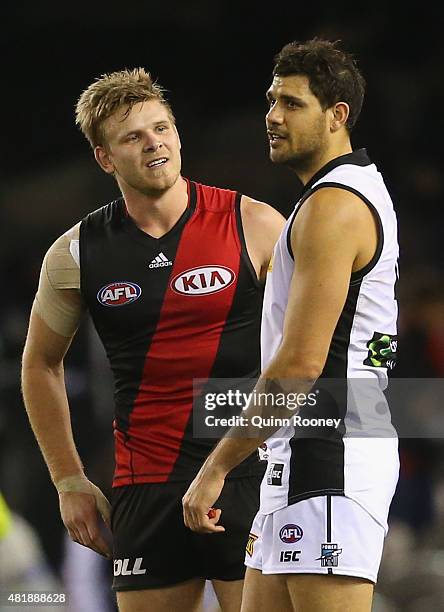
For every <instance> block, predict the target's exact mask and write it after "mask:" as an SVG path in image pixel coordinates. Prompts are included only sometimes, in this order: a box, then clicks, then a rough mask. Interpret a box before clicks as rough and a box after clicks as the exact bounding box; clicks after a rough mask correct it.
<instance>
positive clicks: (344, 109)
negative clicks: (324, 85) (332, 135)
mask: <svg viewBox="0 0 444 612" xmlns="http://www.w3.org/2000/svg"><path fill="white" fill-rule="evenodd" d="M349 114H350V107H349V105H348V104H347V102H336V104H335V105H334V106H332V108H331V121H330V130H331V131H332V132H337V131H338V130H339V129H340V128H341V127H343V126H344V125H345V124H346V123H347V119H348V116H349Z"/></svg>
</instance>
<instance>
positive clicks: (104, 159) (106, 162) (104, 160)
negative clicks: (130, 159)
mask: <svg viewBox="0 0 444 612" xmlns="http://www.w3.org/2000/svg"><path fill="white" fill-rule="evenodd" d="M94 157H95V158H96V162H97V163H98V164H99V166H100V167H101V168H102V170H104V171H105V172H106V173H107V174H113V173H114V164H113V162H112V161H111V158H110V155H109V153H108V151H107V149H106V148H105V147H102V146H101V145H97V147H95V148H94Z"/></svg>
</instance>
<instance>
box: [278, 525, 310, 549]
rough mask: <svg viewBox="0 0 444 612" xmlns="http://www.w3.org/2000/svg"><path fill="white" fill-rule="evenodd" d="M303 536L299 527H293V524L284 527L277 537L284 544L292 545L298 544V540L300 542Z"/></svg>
mask: <svg viewBox="0 0 444 612" xmlns="http://www.w3.org/2000/svg"><path fill="white" fill-rule="evenodd" d="M303 535H304V532H303V531H302V527H299V525H294V524H293V523H289V524H288V525H284V526H283V527H282V529H281V530H280V532H279V537H280V539H281V541H282V542H284V544H294V543H295V542H299V540H302V536H303Z"/></svg>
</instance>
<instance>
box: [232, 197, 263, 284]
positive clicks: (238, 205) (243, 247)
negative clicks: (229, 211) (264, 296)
mask: <svg viewBox="0 0 444 612" xmlns="http://www.w3.org/2000/svg"><path fill="white" fill-rule="evenodd" d="M241 200H242V194H241V193H239V192H236V198H235V200H234V210H235V212H236V224H237V233H238V236H239V240H240V243H241V257H242V259H243V261H244V262H245V264H246V266H247V269H248V270H249V271H250V273H251V275H252V277H253V280H254V282H255V284H256V285H257V286H258V287H262V285H263V283H261V282H260V280H259V279H258V277H257V274H256V270H255V269H254V266H253V262H252V261H251V258H250V255H249V253H248V249H247V242H246V240H245V234H244V226H243V223H242V212H241Z"/></svg>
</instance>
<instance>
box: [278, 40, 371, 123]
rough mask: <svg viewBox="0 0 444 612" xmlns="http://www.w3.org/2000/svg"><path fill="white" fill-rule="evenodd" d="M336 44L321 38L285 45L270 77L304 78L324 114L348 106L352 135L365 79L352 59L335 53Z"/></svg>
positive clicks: (350, 56) (343, 54)
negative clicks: (332, 109)
mask: <svg viewBox="0 0 444 612" xmlns="http://www.w3.org/2000/svg"><path fill="white" fill-rule="evenodd" d="M338 43H339V41H336V42H331V41H329V40H322V39H320V38H313V39H312V40H308V41H306V42H303V43H300V42H297V41H295V42H291V43H288V44H287V45H285V46H284V47H283V48H282V50H281V51H280V52H279V53H278V54H277V55H276V56H275V58H274V61H275V66H274V69H273V76H291V75H298V74H300V75H305V76H306V77H307V78H308V81H309V84H310V89H311V91H312V92H313V94H314V95H315V96H316V97H317V99H318V100H319V103H320V105H321V107H322V109H323V110H325V109H327V108H330V107H331V106H333V105H334V104H336V102H347V104H348V105H349V107H350V114H349V116H348V119H347V123H346V127H347V129H348V131H349V132H351V130H352V129H353V127H354V125H355V123H356V121H357V119H358V117H359V114H360V112H361V108H362V103H363V100H364V93H365V79H364V77H363V76H362V74H361V73H360V71H359V69H358V67H357V65H356V61H355V59H354V58H353V56H352V55H351V54H350V53H347V52H345V51H342V50H341V49H338V48H337V45H338Z"/></svg>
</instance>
